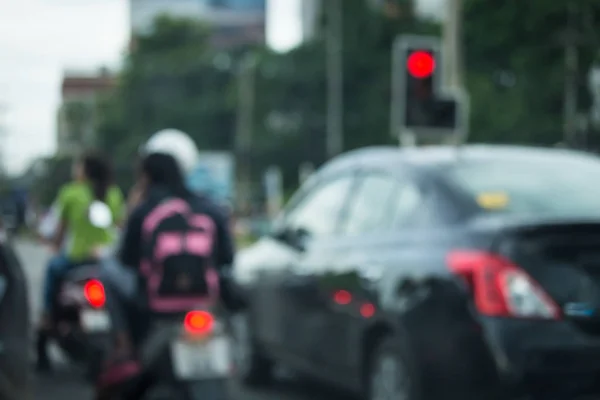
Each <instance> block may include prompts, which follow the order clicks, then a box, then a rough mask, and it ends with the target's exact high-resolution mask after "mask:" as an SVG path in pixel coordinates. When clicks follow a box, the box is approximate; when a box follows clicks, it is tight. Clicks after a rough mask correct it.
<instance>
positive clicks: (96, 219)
mask: <svg viewBox="0 0 600 400" xmlns="http://www.w3.org/2000/svg"><path fill="white" fill-rule="evenodd" d="M88 218H89V220H90V222H91V223H92V225H94V226H95V227H96V228H103V229H105V228H110V226H111V224H112V212H111V211H110V208H109V207H108V205H106V203H103V202H101V201H98V200H96V201H94V202H93V203H92V204H91V205H90V209H89V211H88Z"/></svg>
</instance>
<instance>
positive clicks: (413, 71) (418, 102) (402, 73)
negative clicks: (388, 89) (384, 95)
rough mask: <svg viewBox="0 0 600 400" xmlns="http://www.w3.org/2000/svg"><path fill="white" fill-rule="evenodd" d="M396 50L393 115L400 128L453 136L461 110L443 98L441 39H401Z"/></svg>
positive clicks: (414, 37) (413, 37) (411, 37)
mask: <svg viewBox="0 0 600 400" xmlns="http://www.w3.org/2000/svg"><path fill="white" fill-rule="evenodd" d="M400 39H401V40H399V41H397V42H396V44H395V48H394V64H393V75H394V86H395V87H394V88H393V93H394V99H393V105H392V107H394V108H397V109H393V110H392V112H393V115H397V120H396V121H395V123H396V125H397V127H398V128H400V129H404V130H411V131H419V132H420V131H423V132H425V131H427V132H432V131H435V132H438V131H439V132H445V133H451V131H452V132H453V131H454V130H455V129H456V128H457V123H458V121H457V115H458V111H459V110H458V106H457V101H456V100H455V99H454V98H451V97H448V96H443V95H442V94H441V86H442V82H441V72H442V71H441V67H442V63H441V51H440V47H441V46H440V44H439V39H437V38H430V37H422V36H404V37H400Z"/></svg>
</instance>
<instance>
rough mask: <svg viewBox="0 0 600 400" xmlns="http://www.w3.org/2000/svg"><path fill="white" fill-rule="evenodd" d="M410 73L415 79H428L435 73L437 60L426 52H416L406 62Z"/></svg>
mask: <svg viewBox="0 0 600 400" xmlns="http://www.w3.org/2000/svg"><path fill="white" fill-rule="evenodd" d="M406 68H407V69H408V73H409V74H410V75H411V76H413V77H414V78H418V79H423V78H428V77H429V76H431V75H432V74H433V72H434V71H435V59H434V58H433V56H432V55H431V53H428V52H426V51H422V50H419V51H415V52H413V53H411V54H410V55H409V56H408V59H407V60H406Z"/></svg>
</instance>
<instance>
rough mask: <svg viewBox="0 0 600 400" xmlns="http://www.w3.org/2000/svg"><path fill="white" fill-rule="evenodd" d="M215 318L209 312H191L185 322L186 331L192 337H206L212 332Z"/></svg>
mask: <svg viewBox="0 0 600 400" xmlns="http://www.w3.org/2000/svg"><path fill="white" fill-rule="evenodd" d="M214 323H215V318H214V317H213V315H212V314H211V313H209V312H208V311H190V312H188V313H187V314H186V316H185V319H184V320H183V327H184V329H185V331H186V332H187V333H189V334H191V335H205V334H207V333H210V332H212V330H213V327H214Z"/></svg>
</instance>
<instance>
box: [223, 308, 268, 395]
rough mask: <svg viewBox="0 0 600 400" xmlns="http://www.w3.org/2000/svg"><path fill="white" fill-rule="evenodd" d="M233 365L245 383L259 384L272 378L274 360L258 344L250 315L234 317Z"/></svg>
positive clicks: (237, 374)
mask: <svg viewBox="0 0 600 400" xmlns="http://www.w3.org/2000/svg"><path fill="white" fill-rule="evenodd" d="M231 322H232V330H233V365H234V374H235V376H236V377H237V378H238V379H239V380H240V381H241V382H242V383H244V384H246V385H250V386H258V385H263V384H266V383H268V382H269V381H270V380H271V376H272V370H273V362H272V361H271V360H270V359H269V358H268V357H266V356H265V355H264V354H263V353H262V352H261V350H260V348H259V346H257V344H256V342H255V340H254V338H253V336H254V335H253V334H252V329H251V327H250V322H249V318H248V315H247V314H246V313H240V314H237V315H236V316H235V317H233V318H232V321H231Z"/></svg>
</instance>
